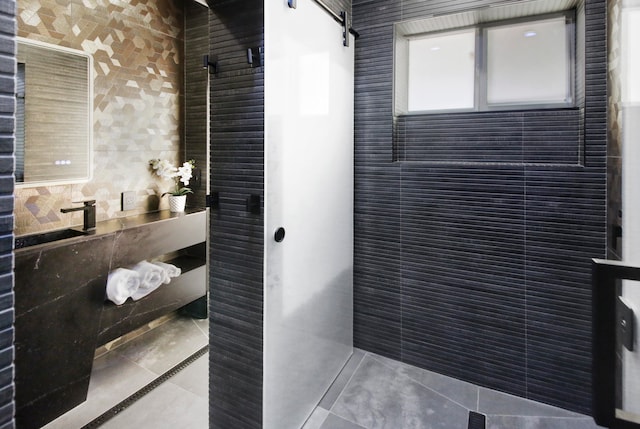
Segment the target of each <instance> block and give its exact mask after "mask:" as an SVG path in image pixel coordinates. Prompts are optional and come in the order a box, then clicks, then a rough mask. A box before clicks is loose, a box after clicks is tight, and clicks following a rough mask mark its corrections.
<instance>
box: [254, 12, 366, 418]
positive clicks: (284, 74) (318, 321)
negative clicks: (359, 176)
mask: <svg viewBox="0 0 640 429" xmlns="http://www.w3.org/2000/svg"><path fill="white" fill-rule="evenodd" d="M288 3H289V2H287V1H285V0H279V1H275V0H269V1H265V2H264V8H265V50H264V68H265V82H264V85H265V100H264V109H265V237H264V242H265V244H264V246H265V252H264V258H265V264H264V267H265V268H264V270H265V271H264V285H265V286H264V287H265V297H264V363H263V365H264V368H263V369H264V375H263V377H264V380H263V381H264V388H263V427H264V428H265V429H298V428H300V427H301V426H302V425H303V424H304V422H305V420H306V419H307V418H308V416H309V415H310V414H311V412H312V411H313V409H314V407H315V406H316V404H317V403H318V402H319V401H320V399H321V398H322V396H323V394H324V393H325V391H326V390H327V389H328V387H329V386H330V385H331V383H332V382H333V380H334V378H335V377H336V376H337V374H338V373H339V372H340V370H341V369H342V367H343V366H344V364H345V363H346V361H347V360H348V358H349V356H350V355H351V353H352V351H353V346H352V337H353V334H352V319H353V303H352V283H353V280H352V278H353V72H354V50H353V45H354V43H353V42H352V43H349V46H347V47H345V46H343V39H342V37H343V34H342V30H343V29H342V27H341V26H340V25H338V24H337V23H336V22H335V20H334V19H333V18H332V17H331V16H330V15H329V14H327V13H326V12H325V11H324V10H323V9H322V8H321V7H320V6H318V5H317V4H316V3H315V2H313V1H311V0H304V1H298V2H297V7H295V8H294V7H290V6H289V5H288ZM349 37H351V36H349Z"/></svg>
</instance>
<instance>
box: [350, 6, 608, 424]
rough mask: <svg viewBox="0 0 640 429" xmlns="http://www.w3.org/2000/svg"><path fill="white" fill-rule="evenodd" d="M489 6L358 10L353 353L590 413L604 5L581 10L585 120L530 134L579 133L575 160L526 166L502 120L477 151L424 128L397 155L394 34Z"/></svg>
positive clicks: (571, 151)
mask: <svg viewBox="0 0 640 429" xmlns="http://www.w3.org/2000/svg"><path fill="white" fill-rule="evenodd" d="M492 3H499V2H496V1H486V0H485V1H481V0H475V1H470V0H469V1H462V0H460V1H435V0H434V1H417V0H354V3H353V20H354V21H353V26H354V28H356V29H357V30H358V31H359V32H360V35H361V37H360V39H359V40H358V41H357V42H356V72H355V73H356V76H355V79H356V80H355V84H356V94H355V103H356V105H355V109H356V111H355V163H356V164H355V175H356V177H355V198H356V200H355V273H354V283H355V284H354V305H355V308H354V336H355V345H356V346H357V347H361V348H364V349H366V350H371V351H373V352H377V353H380V354H383V355H386V356H389V357H392V358H396V359H400V360H402V361H404V362H407V363H410V364H413V365H417V366H420V367H423V368H427V369H430V370H434V371H437V372H440V373H443V374H447V375H450V376H453V377H457V378H461V379H464V380H468V381H471V382H474V383H477V384H480V385H484V386H488V387H492V388H496V389H499V390H503V391H506V392H509V393H513V394H517V395H520V396H523V397H527V398H530V399H535V400H539V401H542V402H546V403H550V404H554V405H557V406H561V407H565V408H568V409H571V410H575V411H580V412H584V413H589V412H590V408H591V404H590V380H591V368H590V366H591V356H590V347H591V313H590V305H591V291H590V258H593V257H604V256H605V255H606V208H607V200H606V149H607V146H606V137H607V136H606V101H607V100H606V2H605V1H602V0H586V3H585V17H586V29H585V30H586V31H585V35H586V37H585V50H584V51H585V52H584V58H585V60H584V62H585V67H584V74H585V82H586V85H585V88H584V120H583V119H582V118H580V119H579V120H578V121H577V123H576V120H575V118H573V117H570V118H566V121H563V120H561V119H559V117H554V118H553V119H551V118H545V117H544V116H543V117H539V118H538V119H537V120H536V121H535V122H534V123H532V124H531V125H530V126H529V127H527V131H529V132H532V133H537V135H539V136H541V137H542V138H540V139H539V141H538V142H536V145H537V147H538V149H545V145H546V144H549V143H552V140H553V138H550V134H551V133H550V132H551V130H552V129H553V128H554V127H556V126H558V125H561V126H562V127H565V126H567V125H570V129H571V130H572V132H575V131H576V127H579V129H578V130H577V131H578V132H579V133H580V134H581V139H583V140H582V141H581V142H580V144H579V146H578V148H576V147H575V145H574V146H571V145H569V146H566V147H564V148H563V149H562V150H560V151H558V152H555V151H551V150H538V152H537V153H535V154H533V157H532V158H527V156H528V155H527V154H526V153H524V155H523V152H521V150H522V148H521V144H522V143H521V139H519V138H518V136H516V135H513V131H515V130H514V129H513V128H515V127H517V126H519V125H518V124H516V125H515V127H513V128H512V127H511V126H510V125H509V124H510V123H511V122H510V121H512V120H513V118H512V117H511V115H510V114H509V113H504V114H503V115H502V116H501V117H500V118H498V119H499V120H502V122H503V126H502V128H501V127H494V128H495V130H494V131H495V135H494V137H493V138H492V139H489V140H487V141H486V142H485V141H483V142H481V143H482V144H479V145H477V146H474V147H469V146H468V145H467V147H465V139H464V138H463V137H464V136H462V137H461V138H460V139H455V141H454V139H452V140H449V141H446V140H445V141H444V143H443V144H444V146H445V147H443V148H435V147H433V146H430V144H429V139H428V136H429V133H433V130H432V129H430V130H425V129H424V128H423V129H422V130H420V129H417V130H416V129H414V130H413V131H412V132H413V134H412V135H411V139H410V140H409V139H407V140H405V142H404V143H405V145H404V146H402V145H396V147H395V150H394V132H395V133H398V132H402V131H403V129H402V128H401V127H399V126H398V127H396V125H397V124H396V125H394V121H393V104H392V99H393V79H392V73H393V23H394V22H396V21H400V20H406V19H416V18H421V17H426V16H428V15H431V14H441V13H443V14H446V13H454V12H459V11H462V10H466V9H472V8H479V7H484V6H488V5H490V4H492ZM579 72H580V71H579ZM579 93H582V92H581V91H579ZM581 97H582V96H581ZM491 115H494V114H493V113H492V114H491ZM519 115H520V114H519ZM473 116H474V117H476V116H477V117H479V115H473ZM438 119H441V120H442V121H444V120H445V119H446V117H444V116H442V117H440V118H438ZM516 122H517V119H516ZM559 122H560V124H559ZM492 123H493V124H495V121H493V119H492ZM484 124H485V122H484V121H478V122H476V123H474V124H472V125H470V127H471V129H470V130H469V131H470V133H472V132H473V128H474V127H475V130H476V132H478V133H479V132H480V131H482V130H484V128H483V127H484ZM432 125H434V126H438V125H439V126H441V125H442V124H441V122H439V121H438V123H436V124H432ZM420 131H424V133H421V132H420ZM448 132H449V133H455V132H460V131H459V130H457V131H456V130H448ZM396 136H397V134H396ZM395 143H397V141H396V142H395ZM455 143H459V145H460V147H456V145H455ZM510 143H511V144H513V145H515V146H516V147H517V150H515V151H512V150H510V148H512V147H511V146H510V145H509V144H510ZM547 148H548V146H547ZM554 149H555V148H554ZM576 150H578V151H581V154H580V162H574V160H575V156H576V152H575V151H576ZM495 157H498V161H502V162H496V163H492V162H491V160H492V159H493V160H495V159H496V158H495ZM434 161H445V162H434ZM470 161H472V162H470ZM554 164H556V165H554ZM557 164H561V165H557ZM562 164H565V165H562Z"/></svg>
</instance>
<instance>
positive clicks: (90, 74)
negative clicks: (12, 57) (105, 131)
mask: <svg viewBox="0 0 640 429" xmlns="http://www.w3.org/2000/svg"><path fill="white" fill-rule="evenodd" d="M20 44H26V45H31V46H35V47H39V48H45V49H50V50H53V51H59V52H64V53H67V54H71V55H77V56H81V57H84V58H86V59H87V83H88V85H87V87H88V91H87V106H88V110H89V111H88V115H87V139H88V142H87V146H88V148H87V153H88V156H87V168H86V170H85V171H86V176H84V177H74V178H69V179H62V180H59V179H52V180H40V181H32V182H17V181H16V182H14V183H15V188H17V189H20V188H33V187H37V186H57V185H70V184H78V183H87V182H89V181H91V179H92V178H93V157H94V154H93V127H94V124H93V111H94V96H93V94H94V89H93V85H94V71H93V55H91V54H90V53H88V52H85V51H81V50H79V49H73V48H68V47H66V46H58V45H54V44H51V43H47V42H41V41H39V40H33V39H28V38H25V37H20V36H18V37H16V57H17V56H18V52H19V46H20ZM16 66H17V61H16Z"/></svg>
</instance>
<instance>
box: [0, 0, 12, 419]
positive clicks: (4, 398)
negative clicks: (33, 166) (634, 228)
mask: <svg viewBox="0 0 640 429" xmlns="http://www.w3.org/2000/svg"><path fill="white" fill-rule="evenodd" d="M15 14H16V3H15V1H11V0H10V1H2V2H0V429H9V428H13V427H15V425H14V421H13V413H14V409H15V405H14V402H13V396H14V394H15V388H14V384H13V370H14V367H13V354H14V346H13V335H14V330H13V316H14V311H13V300H14V294H13V250H12V249H13V232H12V231H13V187H14V180H13V151H14V133H13V130H14V113H15V101H14V93H15V67H16V61H15V48H16V47H15V33H16V21H15Z"/></svg>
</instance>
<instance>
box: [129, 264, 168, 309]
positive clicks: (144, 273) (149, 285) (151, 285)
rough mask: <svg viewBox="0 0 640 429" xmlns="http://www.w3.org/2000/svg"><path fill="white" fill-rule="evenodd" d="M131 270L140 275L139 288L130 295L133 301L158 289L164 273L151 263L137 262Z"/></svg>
mask: <svg viewBox="0 0 640 429" xmlns="http://www.w3.org/2000/svg"><path fill="white" fill-rule="evenodd" d="M132 269H133V270H134V271H136V272H137V273H138V274H140V287H139V288H138V290H136V291H135V292H134V293H133V294H132V295H131V298H133V300H134V301H137V300H139V299H140V298H144V297H145V296H147V295H149V294H150V293H151V292H153V291H154V290H156V289H158V287H160V285H161V284H162V281H163V280H164V275H165V273H164V271H163V270H162V268H160V267H159V266H157V265H155V264H152V263H151V262H147V261H142V262H138V263H137V264H136V265H135V266H134V267H133V268H132Z"/></svg>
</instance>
